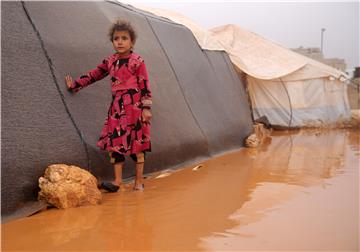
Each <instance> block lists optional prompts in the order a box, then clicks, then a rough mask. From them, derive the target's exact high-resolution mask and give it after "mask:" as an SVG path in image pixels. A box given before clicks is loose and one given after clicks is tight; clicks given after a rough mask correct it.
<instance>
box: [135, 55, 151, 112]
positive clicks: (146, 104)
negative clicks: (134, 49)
mask: <svg viewBox="0 0 360 252" xmlns="http://www.w3.org/2000/svg"><path fill="white" fill-rule="evenodd" d="M137 79H138V85H139V89H140V91H141V106H142V109H143V110H144V109H148V110H150V109H151V106H152V94H151V89H150V82H149V77H148V73H147V70H146V66H145V63H144V62H142V63H141V64H140V66H139V68H138V70H137Z"/></svg>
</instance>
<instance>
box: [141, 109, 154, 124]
mask: <svg viewBox="0 0 360 252" xmlns="http://www.w3.org/2000/svg"><path fill="white" fill-rule="evenodd" d="M151 117H152V115H151V111H150V109H143V111H142V114H141V118H142V121H143V122H150V119H151Z"/></svg>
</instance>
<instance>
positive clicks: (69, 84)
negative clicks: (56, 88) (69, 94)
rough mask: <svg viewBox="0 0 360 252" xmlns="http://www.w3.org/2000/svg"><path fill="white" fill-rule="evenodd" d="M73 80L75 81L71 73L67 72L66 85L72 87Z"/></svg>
mask: <svg viewBox="0 0 360 252" xmlns="http://www.w3.org/2000/svg"><path fill="white" fill-rule="evenodd" d="M73 82H74V81H73V78H72V77H71V76H70V75H68V74H67V75H66V76H65V83H66V86H67V88H68V90H70V89H71V86H72V84H73Z"/></svg>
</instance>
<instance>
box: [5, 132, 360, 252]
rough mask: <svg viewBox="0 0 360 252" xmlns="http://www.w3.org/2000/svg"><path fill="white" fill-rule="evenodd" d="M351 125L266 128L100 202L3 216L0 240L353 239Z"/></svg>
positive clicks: (264, 242) (345, 243) (359, 147)
mask: <svg viewBox="0 0 360 252" xmlns="http://www.w3.org/2000/svg"><path fill="white" fill-rule="evenodd" d="M359 139H360V131H355V130H322V131H320V130H306V131H292V132H284V131H283V132H276V131H275V132H273V134H272V138H271V139H268V141H267V142H265V143H264V144H263V145H262V146H261V147H259V148H257V149H250V148H249V149H241V150H239V151H235V152H232V153H228V154H225V155H223V156H219V157H216V158H213V159H211V160H208V161H205V162H202V163H201V164H194V165H193V166H191V167H185V168H184V169H181V170H177V171H168V172H163V173H162V174H156V175H154V176H153V177H151V178H149V179H146V181H145V191H144V192H138V191H137V192H134V191H132V190H131V185H128V186H127V188H126V190H124V191H122V192H119V193H115V194H105V195H104V200H103V203H102V205H100V206H91V207H80V208H75V209H68V210H58V209H50V210H47V211H44V212H41V213H39V214H36V215H33V216H31V217H28V218H24V219H19V220H16V221H13V222H10V223H6V224H3V225H2V249H3V251H11V250H28V251H120V250H121V251H130V250H138V251H139V250H142V251H164V250H172V251H175V250H176V251H194V250H202V251H222V250H233V251H238V250H292V251H293V250H298V251H299V250H316V251H317V250H339V251H351V250H353V251H357V250H358V249H359V216H358V215H359V157H360V143H359Z"/></svg>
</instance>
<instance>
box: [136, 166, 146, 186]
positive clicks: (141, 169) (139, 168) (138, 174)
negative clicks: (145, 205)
mask: <svg viewBox="0 0 360 252" xmlns="http://www.w3.org/2000/svg"><path fill="white" fill-rule="evenodd" d="M135 169H136V170H135V186H134V189H135V190H143V189H144V185H143V172H144V163H143V162H142V163H136V168H135Z"/></svg>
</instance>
